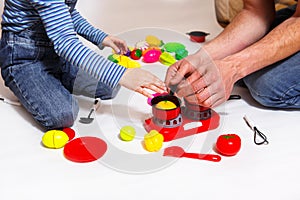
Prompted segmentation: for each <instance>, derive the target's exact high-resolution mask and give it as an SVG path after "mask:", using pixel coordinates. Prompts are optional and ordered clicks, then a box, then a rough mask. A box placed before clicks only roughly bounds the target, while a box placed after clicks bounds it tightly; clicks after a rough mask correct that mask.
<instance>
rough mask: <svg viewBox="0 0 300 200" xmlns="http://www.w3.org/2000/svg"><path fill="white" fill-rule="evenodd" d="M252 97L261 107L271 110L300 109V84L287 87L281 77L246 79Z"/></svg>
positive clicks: (255, 76)
mask: <svg viewBox="0 0 300 200" xmlns="http://www.w3.org/2000/svg"><path fill="white" fill-rule="evenodd" d="M244 82H245V84H246V86H247V87H248V89H249V91H250V93H251V96H252V97H253V98H254V99H255V100H256V101H257V102H258V103H260V104H261V105H263V106H266V107H271V108H300V93H299V91H300V84H299V83H295V84H289V85H287V84H286V82H285V80H284V79H283V78H282V77H281V78H280V77H272V78H270V77H266V76H264V75H261V76H257V75H255V74H253V75H249V76H247V77H245V78H244Z"/></svg>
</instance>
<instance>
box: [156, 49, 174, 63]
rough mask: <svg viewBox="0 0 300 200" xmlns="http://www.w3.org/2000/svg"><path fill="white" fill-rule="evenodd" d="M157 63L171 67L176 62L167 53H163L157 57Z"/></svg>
mask: <svg viewBox="0 0 300 200" xmlns="http://www.w3.org/2000/svg"><path fill="white" fill-rule="evenodd" d="M159 62H161V64H163V65H167V66H170V65H173V64H174V63H175V62H176V59H175V58H174V57H173V56H172V55H171V54H170V53H168V52H163V53H162V54H161V55H160V57H159Z"/></svg>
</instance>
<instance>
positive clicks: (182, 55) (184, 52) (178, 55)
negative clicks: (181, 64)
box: [175, 49, 189, 60]
mask: <svg viewBox="0 0 300 200" xmlns="http://www.w3.org/2000/svg"><path fill="white" fill-rule="evenodd" d="M188 54H189V52H188V51H187V50H186V49H180V50H178V51H176V52H175V58H176V59H177V60H181V59H183V58H185V57H187V56H188Z"/></svg>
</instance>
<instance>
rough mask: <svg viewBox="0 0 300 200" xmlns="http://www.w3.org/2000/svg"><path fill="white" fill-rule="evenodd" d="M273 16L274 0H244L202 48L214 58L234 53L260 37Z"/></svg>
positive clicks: (264, 32)
mask: <svg viewBox="0 0 300 200" xmlns="http://www.w3.org/2000/svg"><path fill="white" fill-rule="evenodd" d="M274 16H275V7H274V0H263V1H262V0H244V7H243V9H242V10H241V12H240V13H238V14H237V16H236V17H235V18H234V19H233V21H232V22H231V23H230V24H229V25H228V26H227V27H226V28H225V29H224V30H223V31H222V32H221V33H220V34H219V35H218V36H217V37H216V38H215V39H213V40H212V41H210V42H208V43H207V44H205V45H204V46H203V48H204V49H205V50H206V51H207V53H208V54H209V55H210V56H211V58H212V59H214V60H215V59H221V58H224V57H226V56H228V55H231V54H234V53H236V52H238V51H240V50H242V49H244V48H246V47H248V46H249V45H251V44H253V43H254V42H257V41H258V40H259V39H261V38H262V37H263V36H264V35H265V34H266V33H267V31H268V30H269V27H270V25H271V23H272V21H273V19H274Z"/></svg>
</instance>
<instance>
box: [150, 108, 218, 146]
mask: <svg viewBox="0 0 300 200" xmlns="http://www.w3.org/2000/svg"><path fill="white" fill-rule="evenodd" d="M184 109H185V108H184V107H183V108H182V109H181V110H184ZM219 121H220V116H219V114H218V113H217V112H215V111H214V110H211V116H210V118H208V119H205V120H193V119H190V118H188V117H186V116H185V115H184V114H183V115H182V123H181V125H180V126H177V127H173V128H170V127H163V126H160V125H158V124H157V123H155V118H154V117H151V118H149V119H146V120H145V123H144V127H145V129H146V131H148V132H149V131H151V130H157V131H158V132H159V133H161V134H162V135H163V136H164V141H165V142H168V141H171V140H175V139H178V138H183V137H186V136H190V135H194V134H198V133H201V132H205V131H209V130H213V129H216V128H217V127H218V126H219ZM201 124H202V125H201ZM194 125H195V127H193V126H194ZM190 126H191V127H190Z"/></svg>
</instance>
